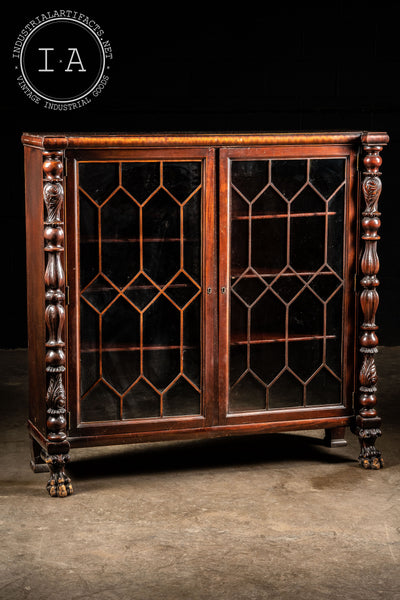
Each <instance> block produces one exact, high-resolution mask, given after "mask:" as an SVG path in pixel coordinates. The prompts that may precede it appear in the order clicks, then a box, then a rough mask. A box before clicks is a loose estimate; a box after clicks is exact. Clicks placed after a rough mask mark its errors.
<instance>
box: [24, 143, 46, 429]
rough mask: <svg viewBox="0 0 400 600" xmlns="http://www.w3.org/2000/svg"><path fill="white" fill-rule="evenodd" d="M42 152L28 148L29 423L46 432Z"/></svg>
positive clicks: (26, 153) (26, 162) (26, 178)
mask: <svg viewBox="0 0 400 600" xmlns="http://www.w3.org/2000/svg"><path fill="white" fill-rule="evenodd" d="M42 162H43V159H42V152H41V151H40V150H37V149H35V148H28V147H25V211H26V213H25V215H26V266H27V269H26V270H27V275H26V277H27V282H26V283H27V317H28V355H29V419H30V420H31V422H32V423H33V424H34V425H35V426H36V427H37V428H38V429H39V430H40V431H41V432H43V433H45V431H46V371H45V368H46V365H45V342H46V340H45V329H46V328H45V321H44V309H45V299H44V250H43V179H42Z"/></svg>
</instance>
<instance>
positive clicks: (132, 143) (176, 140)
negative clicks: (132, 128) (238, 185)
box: [21, 131, 389, 150]
mask: <svg viewBox="0 0 400 600" xmlns="http://www.w3.org/2000/svg"><path fill="white" fill-rule="evenodd" d="M21 140H22V143H23V144H24V145H25V146H33V147H36V148H43V149H48V150H64V149H66V148H102V147H104V148H111V147H112V148H130V147H131V148H134V147H145V146H159V147H160V146H161V147H163V146H246V145H270V144H271V145H274V144H283V145H285V144H288V145H289V144H354V143H360V142H362V143H367V144H387V143H388V141H389V136H388V134H387V133H386V132H379V131H373V132H371V131H310V132H266V133H261V132H254V133H253V132H250V133H240V132H235V133H219V132H215V133H214V132H204V133H203V132H199V133H198V132H196V133H190V132H177V133H175V132H174V133H166V132H164V133H65V132H59V133H57V132H51V133H47V132H45V133H23V134H22V137H21Z"/></svg>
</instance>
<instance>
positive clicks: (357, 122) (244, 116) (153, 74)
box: [0, 1, 400, 348]
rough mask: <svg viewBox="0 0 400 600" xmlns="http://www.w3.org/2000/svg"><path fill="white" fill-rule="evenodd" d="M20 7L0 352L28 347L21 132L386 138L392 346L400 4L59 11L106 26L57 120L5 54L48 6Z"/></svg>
mask: <svg viewBox="0 0 400 600" xmlns="http://www.w3.org/2000/svg"><path fill="white" fill-rule="evenodd" d="M141 4H142V3H141ZM20 6H21V5H18V8H17V7H16V8H14V9H12V8H11V9H10V10H9V12H8V14H7V18H6V19H4V21H3V24H2V43H3V49H2V64H3V69H2V83H3V86H2V92H1V130H2V160H1V165H2V188H1V189H2V198H1V202H0V210H1V234H0V238H1V242H2V248H1V256H2V266H1V282H2V283H1V285H2V294H1V297H2V304H3V311H2V313H1V314H2V324H1V336H0V345H1V347H3V348H15V347H25V346H26V344H27V339H26V302H27V298H26V289H25V222H24V172H23V150H22V145H21V143H20V137H21V134H22V132H23V131H60V132H65V131H75V132H81V131H86V132H101V131H105V132H106V131H116V132H118V131H120V132H163V131H221V132H226V131H232V132H255V131H263V132H268V131H305V130H349V129H350V130H352V129H355V130H377V131H387V132H388V133H389V135H390V138H391V141H390V144H389V146H388V147H387V148H385V149H384V151H383V153H382V157H383V165H382V172H383V177H382V179H383V192H382V196H381V201H380V210H381V211H382V227H381V230H380V233H381V236H382V239H381V241H380V242H379V247H378V250H379V255H380V259H381V270H380V275H379V279H380V281H381V286H380V288H379V291H380V297H381V304H380V307H379V309H378V314H377V322H378V324H379V325H380V332H379V333H380V335H379V339H380V344H381V345H399V344H400V320H399V317H398V314H399V312H398V310H397V304H398V298H399V297H400V273H399V270H400V267H399V264H400V261H399V234H398V230H399V223H400V218H399V217H400V214H399V213H400V203H399V201H398V198H397V196H398V191H397V186H396V175H397V169H398V162H397V161H396V157H397V156H398V154H399V143H400V114H399V107H400V103H399V91H398V82H399V75H400V50H399V40H398V37H399V34H398V19H397V14H398V13H397V11H396V8H397V3H395V2H386V3H385V2H381V3H377V2H371V3H369V2H363V3H361V2H352V1H348V2H338V1H336V2H319V3H316V2H302V3H300V2H296V3H295V2H282V1H281V2H273V3H270V2H268V1H266V2H262V3H242V2H238V3H235V4H233V3H218V2H214V3H210V4H207V3H182V4H181V5H180V4H178V5H177V6H176V4H174V7H173V8H171V7H170V6H167V7H166V6H165V3H163V4H160V5H158V4H153V3H147V5H146V4H145V5H144V7H143V6H140V8H139V5H138V4H135V3H119V4H117V3H114V4H113V3H104V4H102V5H100V4H94V5H93V6H92V7H88V6H87V5H85V6H86V7H85V6H83V5H79V4H78V5H75V6H74V5H72V6H71V5H66V4H63V5H60V6H57V7H56V8H64V9H67V8H68V9H71V10H79V11H80V12H82V13H84V14H86V15H88V16H89V17H91V18H93V19H95V20H96V21H97V22H98V23H99V25H101V26H102V28H103V29H104V31H105V36H104V37H105V38H106V39H109V41H110V43H111V46H112V49H113V56H114V58H113V61H112V68H111V70H110V81H109V82H108V84H107V86H106V88H105V89H104V91H103V92H102V93H101V94H100V96H99V97H98V98H97V99H95V98H93V99H92V102H91V104H89V105H88V106H86V107H83V108H80V109H77V110H73V111H68V112H64V113H61V112H56V111H51V110H48V109H45V108H41V107H38V106H37V105H35V104H34V103H33V102H32V101H31V100H29V99H28V98H27V97H26V96H25V95H24V94H23V92H22V91H21V90H20V89H19V88H18V86H17V82H16V74H15V71H14V62H13V60H12V58H11V54H12V49H13V45H14V41H15V39H16V38H17V36H18V34H19V32H20V30H21V29H22V28H23V27H24V26H25V24H26V23H27V22H28V21H29V20H30V19H33V18H35V17H36V16H37V15H40V14H41V13H42V12H45V11H46V10H53V9H54V6H55V5H50V6H49V5H46V4H40V3H36V2H32V3H30V4H29V9H25V10H24V11H22V10H21V8H20Z"/></svg>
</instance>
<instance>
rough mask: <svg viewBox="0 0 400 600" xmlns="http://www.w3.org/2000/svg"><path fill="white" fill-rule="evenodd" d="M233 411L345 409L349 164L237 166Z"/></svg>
mask: <svg viewBox="0 0 400 600" xmlns="http://www.w3.org/2000/svg"><path fill="white" fill-rule="evenodd" d="M230 191H231V303H230V305H231V347H230V401H229V411H230V412H246V411H255V410H257V411H260V410H268V409H274V408H290V407H301V406H308V405H326V404H337V403H340V402H341V367H340V364H341V347H342V340H341V335H342V333H341V327H342V300H343V223H344V205H345V159H343V158H331V159H314V158H309V159H291V160H285V159H282V160H257V161H252V160H250V161H240V160H233V161H232V163H231V188H230Z"/></svg>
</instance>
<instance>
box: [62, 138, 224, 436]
mask: <svg viewBox="0 0 400 600" xmlns="http://www.w3.org/2000/svg"><path fill="white" fill-rule="evenodd" d="M213 162H214V161H213V152H212V151H209V150H207V149H206V150H195V151H193V152H192V153H191V152H189V151H187V150H186V151H183V152H182V151H179V150H175V151H171V152H168V151H163V152H162V154H160V153H159V152H158V153H157V151H136V152H131V153H130V154H129V155H126V153H125V155H120V154H119V153H118V152H115V153H114V154H113V153H110V152H108V153H107V155H104V154H103V155H101V153H99V152H98V153H86V154H84V153H82V155H81V156H78V157H77V159H76V160H75V162H74V172H75V182H76V183H75V189H74V195H75V200H76V202H75V211H74V214H73V215H72V213H71V214H70V223H69V225H70V227H75V228H76V231H77V233H78V235H77V236H76V244H75V246H74V247H73V248H72V257H70V261H71V262H72V261H73V262H74V265H75V266H76V268H75V269H72V268H70V269H69V270H68V272H69V273H72V272H74V273H76V277H72V281H70V282H69V285H70V286H71V290H73V294H72V296H73V298H74V301H73V302H72V303H71V307H70V313H71V314H72V319H70V327H71V330H72V329H73V327H74V323H75V322H76V323H77V331H76V334H77V335H76V339H77V340H78V343H77V348H76V360H71V361H70V365H69V396H70V397H71V396H72V397H74V398H75V404H74V406H73V410H72V413H73V415H72V416H73V420H74V421H75V426H76V427H77V428H78V429H79V430H80V431H81V432H82V431H85V430H86V429H88V428H91V429H93V428H95V429H96V428H100V429H101V430H104V428H105V429H107V428H110V427H112V426H115V425H117V426H118V430H119V431H121V427H122V428H123V429H126V430H127V431H129V429H130V427H134V430H135V431H137V430H138V429H139V430H140V429H143V431H145V430H146V431H147V430H149V431H151V430H153V429H163V428H165V427H171V422H174V424H173V426H174V427H175V426H177V427H187V426H201V424H202V423H204V424H206V423H211V419H212V413H213V410H212V406H211V405H210V402H211V401H212V397H211V395H210V389H211V388H212V380H213V374H212V372H211V369H210V366H209V364H207V361H206V357H207V356H210V353H209V351H208V348H209V346H210V347H211V346H212V345H213V342H212V336H213V335H214V331H215V330H214V327H213V319H214V318H215V309H214V308H213V306H212V302H213V297H212V296H211V295H207V294H206V293H205V289H206V288H207V287H210V286H212V285H213V283H212V281H213V273H214V266H213V261H214V260H215V253H214V240H213V235H214V234H213V232H214V227H213V223H212V219H213V215H214V208H213V202H214V196H213V185H212V183H213V177H214V165H213ZM208 221H209V222H208ZM71 262H70V267H72V264H71ZM206 315H208V317H207V319H206V318H205V317H206ZM71 333H72V331H71ZM71 339H74V335H71Z"/></svg>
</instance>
